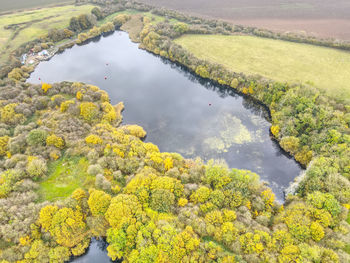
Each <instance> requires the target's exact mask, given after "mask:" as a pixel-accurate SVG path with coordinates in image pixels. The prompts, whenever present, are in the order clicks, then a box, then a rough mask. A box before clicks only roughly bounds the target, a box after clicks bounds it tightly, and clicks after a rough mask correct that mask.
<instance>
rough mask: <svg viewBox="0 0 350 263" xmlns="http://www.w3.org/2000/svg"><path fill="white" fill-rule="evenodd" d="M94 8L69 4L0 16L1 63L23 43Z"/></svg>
mask: <svg viewBox="0 0 350 263" xmlns="http://www.w3.org/2000/svg"><path fill="white" fill-rule="evenodd" d="M92 8H93V5H83V6H74V5H67V6H59V7H52V8H43V9H38V10H34V11H23V12H18V13H15V14H9V15H4V16H0V25H2V26H1V28H0V63H3V62H4V61H5V60H6V59H7V56H8V54H9V53H10V52H11V51H13V50H15V49H16V48H18V47H19V46H20V45H21V44H23V43H26V42H28V41H31V40H34V39H36V38H38V37H40V36H43V35H45V34H47V33H48V31H49V30H50V29H52V28H58V29H61V28H65V27H67V26H68V25H69V20H70V18H71V17H73V16H77V15H79V14H83V13H90V11H91V9H92Z"/></svg>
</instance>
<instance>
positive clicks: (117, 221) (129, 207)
mask: <svg viewBox="0 0 350 263" xmlns="http://www.w3.org/2000/svg"><path fill="white" fill-rule="evenodd" d="M141 214H142V207H141V205H140V203H139V202H138V200H137V197H136V196H134V195H127V194H120V195H117V196H116V197H113V198H112V200H111V204H110V206H109V208H108V209H107V212H106V214H105V217H106V219H107V221H108V222H109V224H110V225H111V226H112V227H113V228H117V229H120V228H122V227H127V226H129V225H130V224H135V223H136V221H137V218H138V217H139V216H140V215H141Z"/></svg>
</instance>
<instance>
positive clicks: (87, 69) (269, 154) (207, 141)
mask: <svg viewBox="0 0 350 263" xmlns="http://www.w3.org/2000/svg"><path fill="white" fill-rule="evenodd" d="M39 78H40V79H41V80H39ZM64 80H68V81H82V82H86V83H90V84H93V85H97V86H99V87H100V88H101V89H104V90H106V91H107V92H108V93H109V96H110V98H111V102H112V103H113V104H116V103H118V102H120V101H123V102H124V104H125V107H126V108H125V111H124V112H123V117H124V121H123V122H124V123H127V124H138V125H140V126H142V127H144V128H145V130H146V131H147V133H148V135H147V138H146V141H148V142H152V143H155V144H156V145H158V146H159V148H160V150H161V151H168V152H178V153H181V154H182V155H183V156H185V157H196V156H200V157H201V158H202V159H204V160H209V159H211V158H215V159H224V160H225V161H226V162H227V163H228V165H229V166H230V167H232V168H239V169H248V170H251V171H253V172H256V173H257V174H259V175H260V177H261V178H262V179H263V180H265V181H267V182H269V183H270V186H271V188H272V189H273V191H274V192H275V194H276V196H277V198H278V199H279V200H283V189H284V188H285V187H287V186H288V184H289V182H291V181H292V180H293V179H294V178H295V177H296V176H297V175H298V174H299V172H300V167H299V166H298V164H297V163H296V162H295V161H294V160H293V159H291V158H289V157H288V156H286V155H285V154H284V153H283V152H282V151H281V150H280V148H279V147H278V145H277V144H276V143H275V142H274V141H272V140H271V138H270V137H269V127H270V123H269V122H268V121H267V120H266V118H265V117H266V115H267V113H266V112H265V111H264V109H262V108H261V106H259V105H256V104H254V103H252V102H250V101H249V100H246V99H244V98H242V97H241V96H239V95H237V94H236V93H235V92H234V91H233V90H232V89H226V88H222V87H219V86H215V85H212V84H211V83H209V82H207V81H203V80H201V79H198V78H196V77H195V76H194V75H192V74H191V73H189V72H188V71H186V70H184V69H182V68H181V67H179V66H177V65H175V64H174V63H170V62H169V61H167V60H164V59H162V58H160V57H157V56H154V55H152V54H150V53H148V52H146V51H144V50H140V49H138V45H137V44H135V43H132V42H131V41H130V40H129V37H128V35H127V34H126V33H124V32H115V33H114V34H113V35H110V36H108V37H103V38H101V39H100V40H99V41H95V42H91V43H89V44H87V45H84V46H75V47H73V48H72V49H69V50H66V51H65V52H63V53H62V54H58V55H56V56H54V57H53V58H52V59H51V60H49V61H45V62H42V63H40V64H39V65H38V67H37V68H36V70H35V71H34V72H33V73H32V75H31V78H30V79H29V82H33V83H40V82H41V81H45V82H59V81H64Z"/></svg>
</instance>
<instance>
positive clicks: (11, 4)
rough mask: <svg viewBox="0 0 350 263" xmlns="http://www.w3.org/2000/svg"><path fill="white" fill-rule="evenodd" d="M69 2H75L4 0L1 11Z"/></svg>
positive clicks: (67, 1)
mask: <svg viewBox="0 0 350 263" xmlns="http://www.w3.org/2000/svg"><path fill="white" fill-rule="evenodd" d="M68 3H70V4H71V3H74V0H30V1H27V0H19V1H13V0H2V1H1V6H0V13H4V12H11V11H14V10H22V9H29V8H38V7H47V6H51V5H62V4H68Z"/></svg>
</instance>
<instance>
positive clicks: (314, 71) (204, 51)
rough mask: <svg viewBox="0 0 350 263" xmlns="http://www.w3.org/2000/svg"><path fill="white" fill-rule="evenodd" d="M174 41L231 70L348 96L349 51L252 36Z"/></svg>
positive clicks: (195, 53) (191, 37)
mask: <svg viewBox="0 0 350 263" xmlns="http://www.w3.org/2000/svg"><path fill="white" fill-rule="evenodd" d="M176 42H177V43H178V44H180V45H182V46H183V47H185V48H186V49H188V50H189V51H191V52H192V53H193V54H194V55H195V56H197V57H199V58H201V59H208V60H210V61H211V62H215V63H219V64H223V65H224V66H226V67H228V68H229V69H231V70H233V71H235V72H244V73H247V74H259V75H262V76H264V77H267V78H270V79H273V80H277V81H281V82H285V81H287V82H290V83H304V84H311V85H314V86H316V87H318V88H321V89H323V90H325V91H326V92H328V93H329V94H331V95H336V96H338V97H340V96H344V95H345V96H346V97H347V98H350V91H349V90H350V53H349V52H346V51H340V50H334V49H330V48H324V47H318V46H312V45H307V44H299V43H292V42H286V41H281V40H272V39H264V38H258V37H252V36H222V35H220V36H218V35H185V36H183V37H181V38H179V39H177V40H176Z"/></svg>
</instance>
